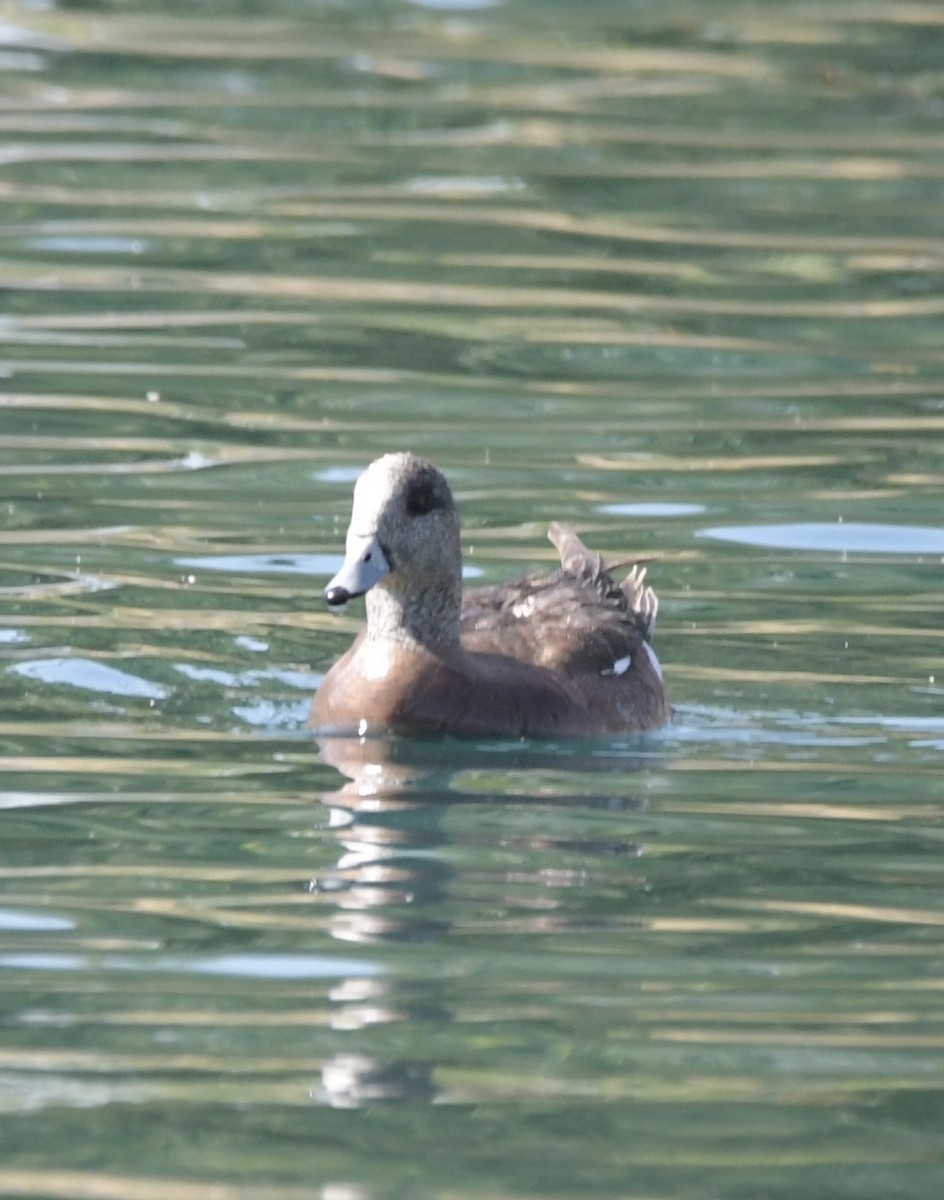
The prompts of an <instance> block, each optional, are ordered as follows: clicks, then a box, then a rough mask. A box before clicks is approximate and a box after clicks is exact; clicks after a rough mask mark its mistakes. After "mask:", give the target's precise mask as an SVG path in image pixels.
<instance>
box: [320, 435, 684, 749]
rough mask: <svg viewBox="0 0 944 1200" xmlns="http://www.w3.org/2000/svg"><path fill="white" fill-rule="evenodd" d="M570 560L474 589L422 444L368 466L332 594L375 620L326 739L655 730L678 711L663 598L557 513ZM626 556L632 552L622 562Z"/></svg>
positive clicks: (448, 500) (443, 489)
mask: <svg viewBox="0 0 944 1200" xmlns="http://www.w3.org/2000/svg"><path fill="white" fill-rule="evenodd" d="M548 537H549V538H550V540H551V542H552V543H553V545H554V546H555V548H556V550H557V552H558V554H559V556H560V568H559V570H557V571H555V572H554V573H552V574H550V575H546V576H542V575H526V576H524V577H523V578H520V579H515V580H512V581H510V582H507V583H500V584H497V585H492V586H488V587H480V588H473V589H471V590H468V591H466V592H465V593H464V594H463V584H462V549H461V544H460V527H459V514H458V511H457V508H456V504H455V501H454V499H453V495H452V492H451V490H450V488H449V484H448V482H447V480H446V477H445V476H444V475H443V473H442V472H441V471H440V470H439V469H438V468H437V467H435V466H434V465H433V464H432V463H430V462H427V461H426V460H425V459H423V458H421V457H418V456H417V455H415V454H412V453H406V452H398V453H392V454H385V455H383V457H381V458H378V459H376V460H375V461H374V462H372V463H371V464H370V465H369V466H368V467H367V468H366V470H364V472H363V473H362V474H361V475H360V476H359V478H358V480H357V482H356V484H355V487H354V497H353V504H352V510H351V521H350V527H349V528H348V531H347V538H346V542H345V555H344V562H343V565H342V566H341V568H340V570H339V571H338V572H337V574H336V575H335V576H334V577H333V578H332V579H331V581H330V582H329V583H328V585H327V587H326V588H325V590H324V599H325V602H326V604H327V606H328V608H329V609H330V610H332V611H334V612H343V610H344V608H345V606H346V605H347V604H348V603H349V602H350V601H351V600H353V599H354V598H356V597H358V596H364V597H365V604H366V612H367V623H366V626H365V627H364V628H363V629H362V630H361V632H360V633H359V635H358V636H357V638H356V640H355V641H354V643H353V645H352V646H351V647H350V649H349V650H348V651H347V652H346V653H345V654H344V655H343V656H342V657H341V658H340V659H338V661H337V662H336V663H335V664H334V665H333V666H332V667H331V668H330V670H329V671H328V672H327V674H326V675H325V676H324V679H323V680H322V682H321V684H320V686H319V687H318V689H317V691H316V692H315V696H314V699H313V702H312V707H311V715H310V719H309V724H310V725H311V726H312V727H313V728H314V729H315V731H316V732H319V733H324V734H354V735H357V736H360V737H366V736H371V737H373V736H377V735H381V736H385V735H407V736H410V735H423V736H425V735H454V736H457V737H478V738H505V739H532V738H533V739H547V738H578V737H597V736H603V735H607V734H613V733H619V732H635V731H642V730H652V729H657V728H658V727H660V726H662V725H664V724H665V723H666V722H667V721H668V720H669V718H670V715H671V709H670V706H669V701H668V697H667V694H666V689H665V685H664V682H663V676H662V668H661V666H660V665H659V660H658V658H657V657H656V654H655V651H654V650H653V647H652V638H653V634H654V632H655V625H656V614H657V611H658V599H657V597H656V594H655V592H654V591H653V589H652V588H651V587H650V586H648V585H647V583H646V582H645V574H646V572H645V568H644V567H640V566H639V565H638V564H637V565H634V566H633V567H632V569H631V570H630V571H629V573H628V574H627V575H626V576H625V578H624V579H623V580H622V581H621V582H617V581H616V580H615V579H614V576H613V574H612V573H611V571H612V570H615V569H616V568H615V567H614V568H608V567H607V565H606V563H605V561H604V559H603V557H602V555H600V554H596V553H594V552H592V551H590V550H588V549H587V547H586V546H585V545H584V544H583V542H582V541H581V540H580V538H579V537H578V535H577V534H576V533H575V532H574V531H573V530H572V529H571V528H570V527H569V526H566V525H563V524H560V523H557V522H554V523H553V524H552V525H551V526H550V529H549V531H548ZM622 565H624V566H626V565H628V563H624V564H622Z"/></svg>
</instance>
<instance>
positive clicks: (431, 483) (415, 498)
mask: <svg viewBox="0 0 944 1200" xmlns="http://www.w3.org/2000/svg"><path fill="white" fill-rule="evenodd" d="M436 482H437V481H436V480H435V479H431V478H421V479H417V480H416V481H415V482H414V483H412V484H411V485H410V490H409V491H408V492H407V494H406V511H407V513H408V514H409V515H410V516H411V517H422V516H425V515H426V513H430V512H432V511H433V509H434V508H445V507H446V498H445V496H444V495H443V493H442V489H441V488H439V487H437V486H436Z"/></svg>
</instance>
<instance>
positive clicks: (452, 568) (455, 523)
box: [324, 454, 462, 624]
mask: <svg viewBox="0 0 944 1200" xmlns="http://www.w3.org/2000/svg"><path fill="white" fill-rule="evenodd" d="M461 581H462V553H461V549H460V543H459V516H458V513H457V512H456V506H455V503H454V501H453V499H452V492H451V491H450V490H449V484H448V483H447V482H446V479H445V476H444V475H443V474H442V472H441V471H438V470H437V469H436V467H434V466H433V465H432V463H429V462H426V461H425V460H424V459H422V458H417V457H416V455H414V454H385V455H384V456H383V458H378V459H377V460H376V461H375V462H372V463H371V464H370V466H369V467H368V468H367V469H366V471H364V473H363V474H362V475H361V476H360V478H359V479H358V481H357V483H356V484H355V486H354V503H353V507H352V510H351V524H350V526H349V528H348V531H347V542H346V548H345V555H344V564H343V566H342V567H341V569H340V571H338V573H337V574H336V575H335V576H334V578H333V579H332V580H331V582H330V583H329V584H328V586H327V587H326V588H325V592H324V597H325V600H326V602H327V604H328V606H329V607H330V608H331V609H333V610H335V611H342V610H343V608H344V605H345V604H346V603H347V602H348V600H352V599H354V597H355V596H363V595H364V594H365V593H366V592H369V591H370V590H371V588H374V587H375V586H376V585H377V584H380V585H381V590H382V591H383V592H385V593H388V594H389V596H391V597H395V598H397V599H398V601H399V603H400V604H402V605H405V606H409V607H410V608H411V609H412V610H417V609H420V610H427V609H429V608H432V609H433V610H434V611H436V612H439V611H441V610H442V609H443V607H444V605H445V606H446V607H450V608H451V607H453V606H454V607H455V619H456V621H458V612H459V606H460V603H461V592H462V582H461ZM368 618H370V605H369V607H368ZM410 623H411V624H412V621H411V622H410Z"/></svg>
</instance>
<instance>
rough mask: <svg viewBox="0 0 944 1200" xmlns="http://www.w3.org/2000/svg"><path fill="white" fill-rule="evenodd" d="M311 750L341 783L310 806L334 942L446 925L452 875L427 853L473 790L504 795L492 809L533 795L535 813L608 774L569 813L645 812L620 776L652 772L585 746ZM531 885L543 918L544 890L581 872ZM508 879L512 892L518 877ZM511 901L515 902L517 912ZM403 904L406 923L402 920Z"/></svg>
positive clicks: (410, 935)
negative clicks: (572, 776) (323, 858)
mask: <svg viewBox="0 0 944 1200" xmlns="http://www.w3.org/2000/svg"><path fill="white" fill-rule="evenodd" d="M318 747H319V759H320V760H321V761H322V762H324V763H328V764H330V765H331V766H333V767H335V768H336V769H337V770H338V771H339V772H340V773H341V774H342V775H343V776H344V777H345V782H344V783H343V784H342V786H341V787H340V788H339V789H338V790H337V791H335V792H331V793H327V794H323V795H322V797H321V799H322V801H323V803H324V804H326V805H327V806H328V808H329V818H328V827H329V829H331V830H332V831H333V833H334V835H335V837H336V838H337V842H338V846H339V851H340V852H339V854H338V858H337V862H336V864H335V865H334V867H333V868H331V869H329V870H326V871H323V872H322V873H321V874H319V875H318V876H317V877H315V878H314V879H312V881H311V883H310V890H311V891H312V892H313V893H322V894H331V896H332V898H333V900H334V904H335V911H334V914H333V916H332V918H331V921H330V925H331V932H332V934H333V935H334V936H335V937H337V938H339V939H341V940H344V941H367V942H373V941H391V940H410V941H416V940H424V939H428V938H433V937H438V936H439V935H440V934H442V932H443V931H444V930H445V929H446V928H448V927H449V926H450V924H451V921H450V919H449V917H448V915H447V914H448V911H449V909H448V906H447V903H446V901H447V899H448V888H449V886H450V883H451V882H452V880H453V877H454V874H455V869H454V867H453V866H452V863H451V861H450V858H449V857H447V856H446V855H443V854H439V853H437V852H436V851H437V850H439V849H440V848H441V847H443V846H444V845H446V844H447V840H448V839H447V834H446V833H445V832H444V830H443V825H442V822H443V820H444V817H445V815H446V814H447V813H448V812H449V811H450V810H452V809H454V808H455V807H456V806H458V805H461V804H463V803H472V802H474V803H477V804H481V803H482V802H483V801H484V800H486V798H487V796H488V791H487V790H485V789H484V788H483V784H487V781H488V780H490V779H491V778H493V777H494V778H495V783H494V785H493V786H495V787H496V788H498V787H509V788H511V789H512V790H511V791H510V792H503V793H502V796H503V798H505V797H506V796H507V797H508V798H514V799H521V798H523V797H524V796H530V795H536V796H537V797H538V798H539V799H540V801H541V803H542V805H546V806H548V807H553V806H555V805H558V806H559V805H560V804H561V803H566V804H573V802H574V797H573V795H571V794H569V789H567V787H566V786H565V787H563V788H562V787H561V780H560V776H561V775H564V776H565V777H566V775H568V774H569V773H570V772H574V773H580V774H583V773H586V772H592V779H593V780H594V783H597V782H599V783H603V782H604V781H605V780H606V779H607V778H611V779H614V777H615V775H616V774H617V773H618V776H619V777H620V779H621V787H620V789H619V790H618V791H616V792H608V791H606V790H603V789H601V790H599V791H598V790H597V788H596V787H594V789H593V794H591V795H586V794H581V796H580V799H579V804H580V806H581V807H582V808H587V807H591V808H606V809H609V810H626V811H636V812H638V811H640V810H641V809H642V808H643V807H644V802H643V801H641V800H639V799H637V798H636V797H634V796H627V795H626V794H625V791H624V790H623V789H624V788H625V776H626V774H627V772H630V773H631V772H634V771H636V770H638V769H639V767H640V765H641V764H642V762H643V761H644V762H645V763H646V764H647V765H651V762H652V756H651V753H648V754H647V755H646V756H645V757H644V758H641V757H639V756H638V755H636V754H634V753H632V752H629V751H628V748H627V747H626V746H623V747H613V746H609V747H606V746H602V747H596V748H594V747H593V746H592V745H588V744H587V743H582V744H581V745H580V746H579V747H577V748H575V747H574V746H573V745H572V744H571V745H556V744H548V745H546V746H543V745H541V744H538V743H521V742H517V743H489V744H488V746H487V748H486V747H483V746H478V747H477V746H475V745H474V744H472V745H466V744H465V743H463V742H459V741H450V740H442V739H430V740H422V739H416V738H413V739H393V738H383V737H361V738H358V737H323V738H320V739H319V741H318ZM463 776H465V777H466V781H467V783H466V786H467V788H471V787H472V786H473V783H472V781H473V780H474V788H475V790H465V789H464V788H463V786H462V782H463ZM515 776H518V779H517V780H515V778H514V777H515ZM522 782H523V784H524V790H523V791H522V790H519V788H520V785H521V783H522ZM516 784H517V786H516ZM562 792H563V794H562ZM541 825H544V826H545V827H546V822H542V823H541ZM525 841H526V845H527V847H528V848H529V849H532V850H534V851H537V852H541V851H543V850H547V851H548V852H551V853H559V852H560V851H561V850H571V849H573V850H575V851H577V852H578V853H579V854H580V855H581V856H582V857H583V858H585V857H586V855H587V853H590V854H594V853H599V854H601V855H608V856H610V855H613V854H618V853H624V854H625V853H630V854H633V855H636V854H638V853H639V846H638V844H636V843H632V842H627V841H626V840H625V839H623V838H618V839H612V840H599V841H593V840H589V839H584V838H581V839H579V840H573V839H570V840H568V839H566V838H562V837H561V836H560V835H559V834H557V835H555V834H551V833H548V832H545V831H544V830H543V829H542V828H541V827H540V826H536V828H535V830H534V832H533V833H532V834H529V835H526V837H525ZM536 878H537V881H538V882H543V883H545V884H546V885H547V888H548V891H547V894H546V895H545V896H543V897H542V898H541V899H540V900H537V899H533V900H532V903H531V907H532V908H534V909H541V910H543V911H545V912H549V911H553V910H554V909H556V908H557V907H558V905H559V901H558V900H555V898H554V894H553V893H554V889H559V888H562V887H566V886H568V884H570V885H571V886H576V885H579V884H580V883H581V881H584V880H585V878H586V871H585V869H581V870H575V871H573V872H571V871H569V870H568V869H567V867H566V866H560V865H556V866H547V867H546V868H545V869H542V870H541V871H540V872H539V874H538V876H537V877H536ZM509 879H510V880H511V881H512V882H515V883H517V882H518V881H519V879H520V872H518V871H516V872H514V879H513V880H512V877H511V876H509ZM521 902H522V898H521V896H520V894H519V895H518V896H517V900H516V903H518V904H520V903H521ZM407 905H408V906H409V913H405V912H404V910H403V909H404V906H407Z"/></svg>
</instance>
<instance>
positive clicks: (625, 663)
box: [601, 654, 633, 675]
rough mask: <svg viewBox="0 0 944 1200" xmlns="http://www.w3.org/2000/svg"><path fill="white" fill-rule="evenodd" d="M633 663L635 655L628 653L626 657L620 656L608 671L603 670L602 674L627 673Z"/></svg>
mask: <svg viewBox="0 0 944 1200" xmlns="http://www.w3.org/2000/svg"><path fill="white" fill-rule="evenodd" d="M632 665H633V657H632V655H631V654H627V655H626V657H625V658H618V659H617V660H616V662H615V663H614V664H613V665H612V667H610V669H609V670H608V671H601V674H602V675H625V674H626V672H627V671H628V670H629V668H630V667H631V666H632Z"/></svg>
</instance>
